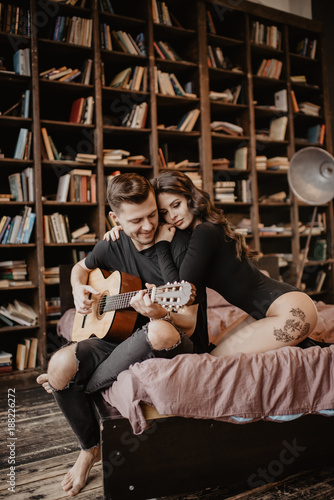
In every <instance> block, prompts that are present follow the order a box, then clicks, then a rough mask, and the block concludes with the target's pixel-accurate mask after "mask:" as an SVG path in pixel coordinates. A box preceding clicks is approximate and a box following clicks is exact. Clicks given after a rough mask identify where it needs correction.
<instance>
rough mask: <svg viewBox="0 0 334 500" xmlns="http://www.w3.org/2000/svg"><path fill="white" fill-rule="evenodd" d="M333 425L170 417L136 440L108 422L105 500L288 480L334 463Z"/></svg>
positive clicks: (314, 419)
mask: <svg viewBox="0 0 334 500" xmlns="http://www.w3.org/2000/svg"><path fill="white" fill-rule="evenodd" d="M333 424H334V422H333V420H331V419H329V418H325V417H322V416H318V415H307V416H305V417H302V418H300V419H297V420H295V421H291V422H288V423H281V424H279V423H275V422H264V421H260V422H255V423H252V424H245V425H237V424H229V423H223V422H217V421H212V420H195V419H184V418H179V417H171V418H166V419H158V420H156V421H154V422H153V425H152V427H151V429H149V430H148V431H146V432H145V433H143V434H142V435H139V436H134V435H133V434H132V430H131V427H130V425H129V423H128V421H127V420H124V419H119V420H117V419H116V420H115V419H114V418H113V419H112V420H104V422H103V430H102V439H103V470H104V488H105V495H106V498H110V499H111V498H112V499H113V500H118V499H122V500H127V499H131V498H133V499H136V500H138V499H145V498H153V497H155V498H156V497H159V496H162V495H172V494H175V493H185V492H189V491H198V490H200V489H203V488H206V487H214V486H218V485H219V486H220V487H225V486H229V485H231V484H234V483H238V484H242V483H243V484H245V483H247V484H248V488H255V487H258V486H261V485H264V484H267V483H271V482H274V481H278V480H282V479H283V478H284V477H287V476H289V475H291V474H295V473H297V472H300V471H302V470H306V469H312V468H315V467H319V466H320V465H324V464H331V463H333V455H334V452H333V446H334V434H333Z"/></svg>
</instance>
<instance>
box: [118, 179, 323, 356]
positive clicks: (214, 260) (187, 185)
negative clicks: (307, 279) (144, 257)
mask: <svg viewBox="0 0 334 500" xmlns="http://www.w3.org/2000/svg"><path fill="white" fill-rule="evenodd" d="M152 184H153V187H154V189H155V191H156V195H157V200H158V206H159V211H160V214H161V215H162V217H163V218H164V220H165V222H166V224H163V225H162V226H161V229H160V230H159V234H158V236H157V238H156V242H159V244H158V245H157V252H158V254H159V259H160V264H161V268H162V269H163V270H164V278H165V280H166V281H175V280H186V281H189V282H190V283H193V284H194V285H195V286H198V285H199V284H205V286H207V287H209V288H212V289H213V290H215V291H216V292H218V293H219V294H220V295H222V296H223V297H224V298H225V299H226V300H227V301H228V302H230V303H231V304H233V305H235V306H237V307H239V308H240V309H242V310H243V311H245V312H246V313H247V314H248V316H247V317H246V319H245V320H244V321H242V322H241V323H240V324H239V325H238V326H237V327H236V328H234V329H232V330H230V331H229V332H228V333H227V334H226V335H224V336H223V338H222V339H221V341H220V342H219V344H218V346H217V347H216V348H215V349H214V350H213V351H211V354H212V355H214V356H225V355H229V354H236V353H238V352H243V353H259V352H265V351H268V350H271V349H277V348H279V347H284V346H288V345H297V344H299V343H300V342H301V341H302V340H303V339H305V338H306V337H307V336H308V335H309V334H310V333H311V332H312V330H313V329H314V328H315V325H316V322H317V310H316V308H315V305H314V303H313V301H312V300H311V299H310V297H309V296H308V295H307V294H305V293H303V292H301V291H300V290H298V289H297V288H296V287H293V286H292V285H289V284H287V283H282V282H279V281H276V280H274V279H271V278H269V277H267V276H265V275H264V274H263V273H262V272H261V271H259V270H258V269H257V267H255V266H254V264H253V263H252V260H253V259H254V257H255V256H256V252H254V251H252V250H250V249H249V248H247V246H246V245H245V243H244V239H243V237H242V236H241V235H238V234H237V233H235V232H233V231H232V230H231V228H230V226H229V223H228V221H227V220H226V218H225V216H224V214H223V212H222V211H221V210H217V209H216V208H215V207H214V206H213V204H212V203H211V201H210V198H209V195H208V194H207V193H205V192H204V191H202V190H200V189H198V188H196V187H195V186H194V184H193V183H192V181H191V180H190V178H189V177H188V176H187V175H185V174H183V173H182V172H177V171H163V172H161V173H160V174H159V175H158V176H157V177H156V178H155V179H153V181H152ZM176 228H178V229H181V230H186V231H189V232H190V233H191V238H190V242H189V246H188V250H187V253H186V256H185V258H184V260H183V263H182V265H181V267H180V270H179V272H178V271H177V270H176V267H175V266H174V265H173V261H172V258H171V254H170V250H169V243H170V241H172V239H173V236H174V233H175V230H176ZM115 235H116V237H117V231H115V232H114V234H112V236H111V237H112V238H115Z"/></svg>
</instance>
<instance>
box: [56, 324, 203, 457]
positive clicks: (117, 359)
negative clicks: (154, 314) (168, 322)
mask: <svg viewBox="0 0 334 500" xmlns="http://www.w3.org/2000/svg"><path fill="white" fill-rule="evenodd" d="M66 347H67V346H65V347H64V349H66ZM192 352H193V344H192V342H191V340H190V339H189V338H188V337H187V336H186V335H185V334H184V333H183V332H180V340H179V342H178V343H177V344H176V345H175V346H173V347H171V348H170V349H163V350H161V351H156V350H153V349H152V347H151V345H150V343H149V341H148V339H147V325H144V326H143V328H140V329H138V330H136V331H135V332H134V333H133V334H132V335H131V337H129V338H128V339H126V340H125V341H124V342H122V343H121V344H114V343H111V342H107V341H105V340H100V339H98V338H96V337H91V338H89V339H87V340H83V341H81V342H79V343H78V344H77V345H76V350H75V353H76V360H77V364H78V371H77V373H76V374H75V375H74V377H73V379H72V380H71V381H70V382H69V384H68V385H67V386H66V387H65V388H64V389H62V390H53V394H54V397H55V399H56V401H57V403H58V406H59V408H60V409H61V411H62V412H63V414H64V416H65V418H66V419H67V421H68V423H69V424H70V426H71V427H72V429H73V431H74V433H75V434H76V436H77V438H78V440H79V443H80V447H81V448H82V449H83V450H88V449H90V448H93V447H94V446H97V445H98V444H99V442H100V428H99V424H98V422H97V419H96V416H95V411H94V405H93V400H92V396H91V393H93V392H96V391H99V390H101V389H105V388H107V387H110V386H111V385H112V383H113V382H114V381H115V380H116V378H117V376H118V375H119V374H120V373H121V372H122V371H124V370H127V369H128V368H129V366H130V365H132V364H134V363H136V362H141V361H144V360H145V359H149V358H152V357H157V358H159V357H161V358H173V357H175V356H177V355H178V354H185V353H192Z"/></svg>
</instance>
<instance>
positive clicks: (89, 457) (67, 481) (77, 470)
mask: <svg viewBox="0 0 334 500" xmlns="http://www.w3.org/2000/svg"><path fill="white" fill-rule="evenodd" d="M99 460H101V448H100V445H98V446H95V447H94V448H91V449H90V450H81V451H80V454H79V456H78V458H77V461H76V462H75V464H74V465H73V467H72V469H70V470H69V471H68V473H67V474H66V476H65V477H64V479H63V481H62V483H61V485H62V487H63V490H64V491H67V492H68V495H69V496H70V497H74V496H75V495H77V494H78V493H79V491H80V490H82V488H83V487H84V486H85V484H86V482H87V479H88V476H89V473H90V471H91V468H92V467H93V465H94V464H95V463H96V462H98V461H99Z"/></svg>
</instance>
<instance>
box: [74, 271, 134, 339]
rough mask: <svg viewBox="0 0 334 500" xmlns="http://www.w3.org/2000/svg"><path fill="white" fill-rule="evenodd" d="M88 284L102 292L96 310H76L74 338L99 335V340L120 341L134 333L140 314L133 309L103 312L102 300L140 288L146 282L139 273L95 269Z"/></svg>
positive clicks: (93, 298)
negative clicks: (82, 312)
mask: <svg viewBox="0 0 334 500" xmlns="http://www.w3.org/2000/svg"><path fill="white" fill-rule="evenodd" d="M88 285H90V286H92V287H93V288H95V290H97V291H98V292H100V295H99V296H98V297H97V298H95V296H94V295H92V296H91V297H90V298H91V299H92V300H93V301H94V302H93V305H92V312H91V313H90V314H87V315H83V314H80V313H78V312H77V313H76V314H75V317H74V323H73V329H72V340H73V341H76V342H79V341H80V340H85V339H88V338H89V337H91V336H92V335H95V336H96V337H98V338H99V339H103V340H108V341H110V342H116V343H120V342H123V340H125V339H127V338H128V337H129V336H130V335H131V334H132V332H133V329H134V326H135V323H136V319H137V313H136V311H134V310H131V309H123V310H118V311H107V312H102V313H101V300H102V301H103V299H104V298H106V297H110V296H114V295H115V296H117V295H119V294H122V293H128V292H132V291H133V290H140V289H141V286H142V283H141V279H140V278H138V277H137V276H132V275H130V274H127V273H121V272H119V271H114V272H113V273H109V272H107V271H102V270H101V269H94V270H93V271H92V272H91V273H90V275H89V280H88Z"/></svg>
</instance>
